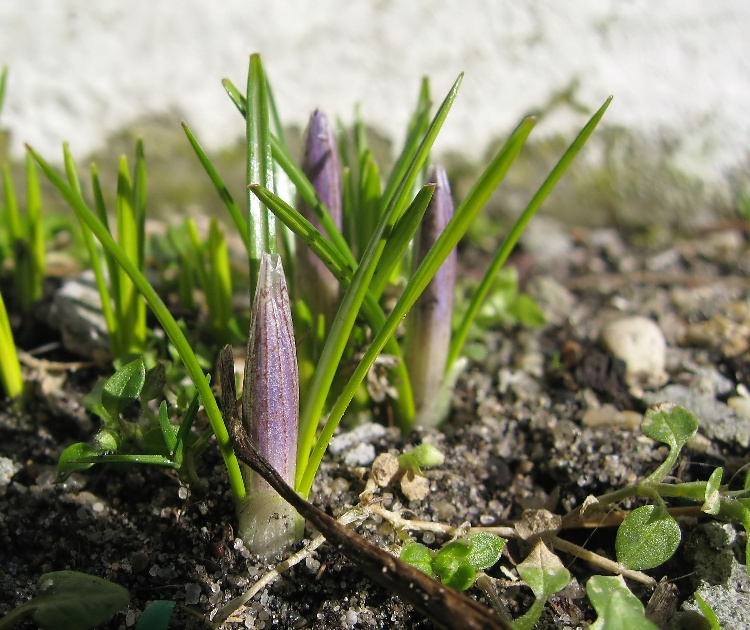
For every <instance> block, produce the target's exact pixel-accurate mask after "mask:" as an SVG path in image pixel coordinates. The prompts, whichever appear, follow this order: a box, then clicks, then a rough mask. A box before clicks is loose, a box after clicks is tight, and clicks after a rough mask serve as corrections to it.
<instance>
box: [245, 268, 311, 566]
mask: <svg viewBox="0 0 750 630" xmlns="http://www.w3.org/2000/svg"><path fill="white" fill-rule="evenodd" d="M242 421H243V423H244V425H245V430H246V431H247V433H248V436H249V437H250V440H251V441H252V442H253V444H255V446H256V448H257V449H258V451H259V452H260V453H261V455H263V457H265V458H266V459H267V460H268V461H269V462H270V463H271V464H272V465H273V467H274V468H276V470H277V471H278V472H279V474H280V475H281V476H282V477H283V478H284V480H285V481H286V482H287V483H288V484H290V485H292V486H294V482H295V471H296V457H297V430H298V424H299V378H298V374H297V351H296V348H295V342H294V332H293V330H292V314H291V311H290V308H289V294H288V292H287V287H286V279H285V277H284V269H283V267H282V265H281V258H280V257H279V256H278V254H273V255H271V254H263V255H262V257H261V261H260V272H259V274H258V286H257V289H256V292H255V299H254V301H253V308H252V313H251V323H250V335H249V339H248V343H247V359H246V361H245V379H244V386H243V393H242ZM245 487H246V489H247V497H246V499H245V500H244V502H243V503H242V505H241V506H240V508H239V522H240V528H239V534H240V537H241V538H242V539H243V540H244V542H245V545H246V546H247V548H248V549H250V550H251V551H253V552H254V553H257V554H259V555H261V556H263V557H264V558H268V557H271V556H273V555H275V554H276V553H278V552H280V551H282V550H283V549H284V548H285V547H287V546H288V545H290V544H291V543H293V542H294V541H296V540H299V539H300V538H301V537H302V532H303V526H304V521H302V519H301V518H300V516H299V515H298V514H297V512H296V510H295V509H294V508H293V507H292V506H291V505H289V504H288V503H287V502H286V501H285V500H284V499H282V498H281V497H280V496H279V495H278V493H277V492H276V491H275V490H274V489H273V488H271V486H269V485H268V483H266V482H265V481H264V480H263V479H262V478H261V477H260V476H258V475H257V474H256V473H254V472H252V471H251V470H249V469H247V470H245Z"/></svg>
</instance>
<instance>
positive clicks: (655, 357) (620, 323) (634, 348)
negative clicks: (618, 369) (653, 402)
mask: <svg viewBox="0 0 750 630" xmlns="http://www.w3.org/2000/svg"><path fill="white" fill-rule="evenodd" d="M599 340H600V342H601V344H602V345H603V346H604V348H605V349H606V350H608V351H609V352H611V353H612V354H613V355H615V356H616V357H618V358H620V359H622V360H623V361H625V366H626V379H627V381H628V384H629V385H630V386H631V387H648V388H656V387H659V386H661V385H663V384H664V383H666V382H667V380H668V378H669V377H668V375H667V373H666V371H665V369H664V368H665V365H666V355H667V341H666V339H665V338H664V333H663V332H662V331H661V328H659V325H658V324H657V323H656V322H655V321H653V320H651V319H649V318H648V317H641V316H634V317H622V318H620V319H615V320H613V321H611V322H609V323H608V324H606V325H605V326H604V328H602V332H601V335H600V337H599Z"/></svg>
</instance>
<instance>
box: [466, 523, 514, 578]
mask: <svg viewBox="0 0 750 630" xmlns="http://www.w3.org/2000/svg"><path fill="white" fill-rule="evenodd" d="M469 543H470V544H471V546H470V547H469V555H468V556H467V558H466V561H467V562H468V563H469V564H470V565H471V567H472V568H473V569H474V570H476V571H482V570H484V569H489V568H490V567H491V566H492V565H494V564H495V563H496V562H497V561H498V560H500V556H502V555H503V549H504V548H505V539H504V538H500V536H496V535H495V534H490V533H489V532H479V533H478V534H474V535H473V536H469Z"/></svg>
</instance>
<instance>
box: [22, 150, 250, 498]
mask: <svg viewBox="0 0 750 630" xmlns="http://www.w3.org/2000/svg"><path fill="white" fill-rule="evenodd" d="M28 150H29V151H30V152H31V154H32V155H33V156H34V159H35V160H36V161H37V163H38V164H39V166H41V168H42V171H43V172H44V174H45V175H46V176H47V177H48V178H49V180H50V182H52V184H53V185H54V186H55V188H57V190H58V191H59V192H60V194H61V195H62V196H63V198H64V199H65V200H66V201H67V202H68V204H69V205H70V206H71V208H72V209H73V210H74V212H75V213H76V215H77V216H78V217H79V219H81V220H83V221H85V223H86V225H88V227H89V229H90V230H91V231H92V232H93V233H94V235H95V236H96V237H97V238H98V239H99V242H101V244H102V246H103V247H104V248H105V249H106V250H107V251H109V252H111V253H112V255H113V256H114V258H115V259H116V260H117V262H118V263H119V264H120V265H121V266H122V268H123V269H124V270H125V272H126V273H127V274H128V276H129V277H130V278H131V280H132V281H133V283H134V284H135V285H136V287H137V288H138V290H139V291H140V293H141V295H142V296H143V297H144V299H145V300H146V302H147V303H148V305H149V306H150V307H151V310H152V311H153V313H154V315H155V316H156V318H157V319H158V320H159V323H160V324H161V325H162V327H163V328H164V332H165V333H166V334H167V337H169V340H170V341H171V342H172V345H174V347H175V349H176V350H177V352H178V353H179V355H180V358H181V359H182V362H183V364H184V365H185V369H186V370H187V373H188V374H189V376H190V378H191V379H192V381H193V383H194V384H195V386H196V388H197V390H198V393H199V394H200V396H201V399H202V401H203V406H204V409H205V410H206V414H207V416H208V418H209V421H210V423H211V428H212V429H213V431H214V434H215V435H216V440H217V442H218V444H219V450H220V451H221V455H222V457H223V458H224V463H225V465H226V467H227V472H228V474H229V483H230V486H231V489H232V493H233V495H234V497H235V499H238V498H242V497H244V496H245V486H244V483H243V481H242V474H241V472H240V468H239V463H238V462H237V458H236V457H235V455H234V451H233V450H232V445H231V442H230V440H229V434H228V433H227V429H226V426H225V425H224V421H223V418H222V416H221V412H220V411H219V407H218V405H217V404H216V399H215V398H214V395H213V392H212V391H211V387H210V386H209V382H208V379H207V377H206V375H205V374H204V373H203V370H202V369H201V367H200V365H199V364H198V359H197V358H196V356H195V353H194V352H193V349H192V347H191V346H190V342H188V340H187V339H186V338H185V335H184V334H183V332H182V330H180V327H179V325H178V324H177V322H176V321H175V319H174V317H172V315H171V314H170V312H169V310H168V309H167V307H166V306H165V305H164V303H163V302H162V300H161V298H160V297H159V296H158V294H157V293H156V291H155V290H154V288H153V287H152V286H151V285H150V284H149V282H148V280H146V277H145V276H144V275H143V274H142V273H141V271H140V270H139V269H138V268H137V267H136V266H135V264H134V263H133V261H132V260H130V259H129V258H128V256H127V254H126V253H125V251H124V250H123V249H122V248H121V247H120V246H119V245H118V244H117V243H116V242H115V241H114V239H113V238H112V236H111V235H110V233H109V231H108V230H107V229H106V228H105V227H104V225H103V224H102V223H101V221H99V220H98V218H97V217H96V216H95V215H94V214H93V213H92V212H91V210H90V209H89V208H88V206H87V205H86V203H85V201H84V200H83V198H82V197H81V196H80V195H79V194H77V193H76V192H75V191H74V190H73V189H72V188H71V187H70V186H69V185H68V184H67V183H66V182H65V180H64V179H63V178H62V177H60V175H59V174H58V173H57V172H56V171H55V169H53V168H52V167H51V166H50V165H49V164H48V163H47V162H45V161H44V159H43V158H42V157H41V156H40V155H39V154H38V153H36V152H35V151H34V150H33V149H31V148H30V147H28Z"/></svg>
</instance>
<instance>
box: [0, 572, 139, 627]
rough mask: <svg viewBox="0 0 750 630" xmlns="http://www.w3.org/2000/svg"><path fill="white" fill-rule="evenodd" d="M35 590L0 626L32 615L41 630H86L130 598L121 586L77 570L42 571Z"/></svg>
mask: <svg viewBox="0 0 750 630" xmlns="http://www.w3.org/2000/svg"><path fill="white" fill-rule="evenodd" d="M37 590H38V592H39V594H38V595H37V596H36V597H34V598H33V599H32V600H30V601H28V602H26V603H25V604H23V605H21V606H19V607H18V608H16V609H15V610H13V611H11V612H10V613H9V614H8V615H6V616H5V617H3V619H2V620H0V628H10V627H12V626H13V625H14V624H15V622H16V621H19V620H20V619H22V618H24V617H27V616H29V615H31V614H33V616H34V620H35V621H36V622H37V624H39V626H40V627H41V628H43V629H44V630H88V629H89V628H95V627H96V626H99V625H101V624H103V623H104V622H105V621H107V620H108V619H109V618H111V617H112V616H113V615H114V614H115V613H116V612H117V611H118V610H121V609H122V608H123V607H124V606H125V605H127V603H128V602H129V601H130V595H129V593H128V591H127V590H126V589H124V588H123V587H122V586H120V585H118V584H113V583H112V582H109V581H108V580H103V579H102V578H98V577H96V576H94V575H88V574H86V573H79V572H78V571H55V572H53V573H45V574H44V575H43V576H42V577H40V578H39V582H37Z"/></svg>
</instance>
